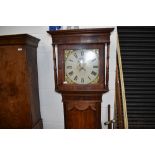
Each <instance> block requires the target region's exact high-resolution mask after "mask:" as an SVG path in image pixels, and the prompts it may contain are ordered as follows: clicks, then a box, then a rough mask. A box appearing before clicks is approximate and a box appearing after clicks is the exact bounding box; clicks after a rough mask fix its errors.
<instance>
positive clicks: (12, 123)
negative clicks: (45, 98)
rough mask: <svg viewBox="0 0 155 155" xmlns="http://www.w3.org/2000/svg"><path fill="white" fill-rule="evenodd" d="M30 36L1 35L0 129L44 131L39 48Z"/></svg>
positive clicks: (36, 40) (34, 39)
mask: <svg viewBox="0 0 155 155" xmlns="http://www.w3.org/2000/svg"><path fill="white" fill-rule="evenodd" d="M38 42H39V39H37V38H35V37H32V36H30V35H27V34H19V35H6V36H0V128H3V129H30V128H34V129H36V128H42V127H43V125H42V119H41V115H40V103H39V93H38V72H37V46H38Z"/></svg>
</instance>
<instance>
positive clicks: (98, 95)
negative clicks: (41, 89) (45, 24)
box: [48, 28, 113, 129]
mask: <svg viewBox="0 0 155 155" xmlns="http://www.w3.org/2000/svg"><path fill="white" fill-rule="evenodd" d="M112 31H113V28H100V29H75V30H59V31H48V33H49V34H50V35H51V36H52V41H53V61H54V78H55V90H56V91H57V92H59V93H61V94H62V101H63V105H64V119H65V128H66V129H100V128H101V102H102V94H103V93H105V92H107V91H108V81H109V46H110V33H111V32H112Z"/></svg>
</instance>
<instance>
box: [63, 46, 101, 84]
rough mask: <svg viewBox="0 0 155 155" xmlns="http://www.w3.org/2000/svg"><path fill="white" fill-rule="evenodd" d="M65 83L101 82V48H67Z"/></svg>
mask: <svg viewBox="0 0 155 155" xmlns="http://www.w3.org/2000/svg"><path fill="white" fill-rule="evenodd" d="M64 60H65V81H64V84H96V83H98V82H99V49H65V50H64Z"/></svg>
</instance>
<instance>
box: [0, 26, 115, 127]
mask: <svg viewBox="0 0 155 155" xmlns="http://www.w3.org/2000/svg"><path fill="white" fill-rule="evenodd" d="M80 28H92V27H88V26H86V27H80ZM93 28H95V27H93ZM47 30H48V26H14V27H8V26H6V27H4V26H1V27H0V35H7V34H23V33H28V34H30V35H32V36H35V37H37V38H39V39H41V40H40V42H39V46H38V55H37V56H38V57H37V60H38V74H39V75H38V79H39V96H40V109H41V117H42V119H43V125H44V128H47V129H63V128H64V117H63V104H62V98H61V95H60V94H58V93H56V92H55V91H54V73H53V59H52V46H51V43H52V39H51V37H50V36H49V34H47V32H46V31H47ZM115 57H116V28H115V30H114V31H113V32H112V34H111V46H110V70H109V75H110V77H109V89H110V90H109V92H108V93H106V94H104V95H103V103H102V126H103V128H106V126H104V122H105V121H107V105H108V104H110V105H111V107H112V108H111V109H112V113H111V116H112V117H113V110H114V93H115V68H116V58H115Z"/></svg>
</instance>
